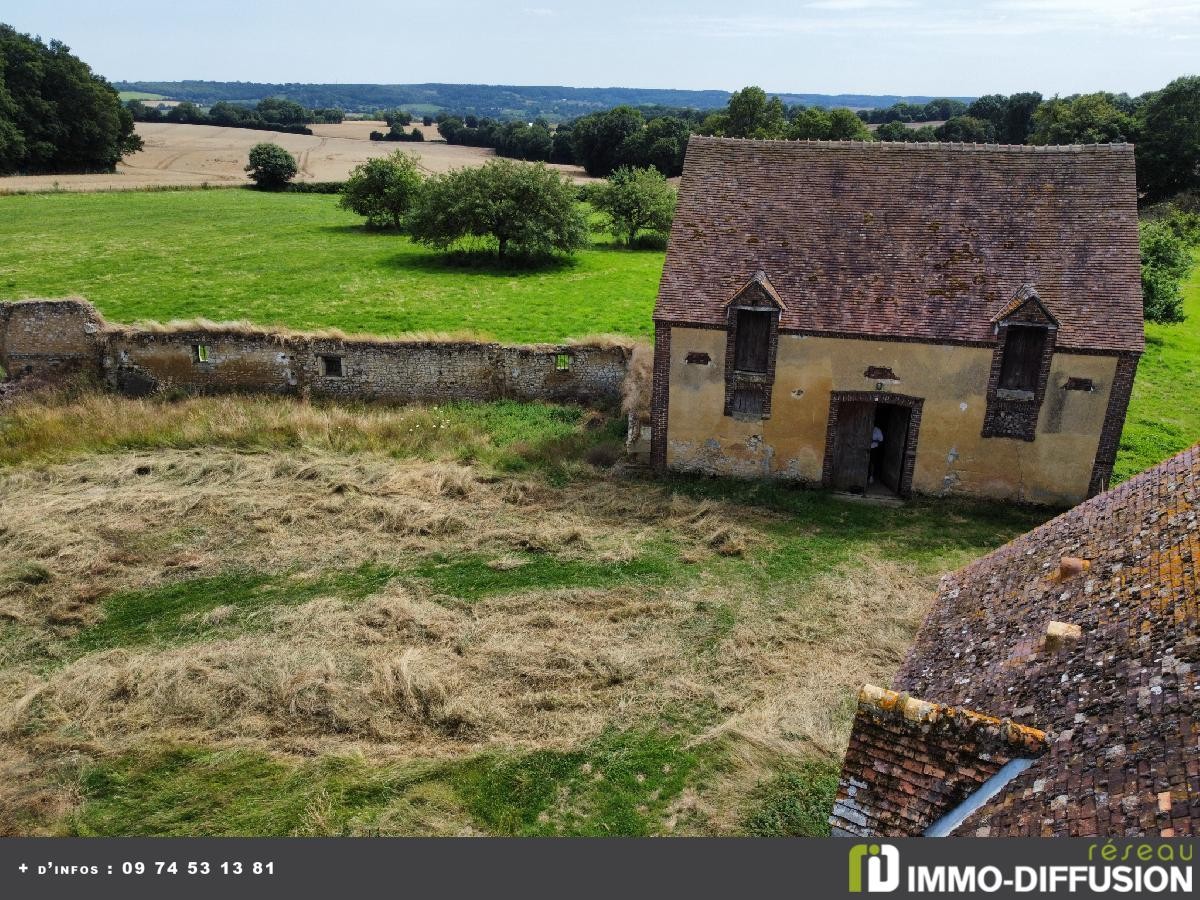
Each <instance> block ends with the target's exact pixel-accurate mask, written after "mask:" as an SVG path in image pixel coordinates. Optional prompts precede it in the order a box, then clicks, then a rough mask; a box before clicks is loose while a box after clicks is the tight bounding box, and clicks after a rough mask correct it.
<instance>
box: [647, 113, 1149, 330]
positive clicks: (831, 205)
mask: <svg viewBox="0 0 1200 900" xmlns="http://www.w3.org/2000/svg"><path fill="white" fill-rule="evenodd" d="M757 271H762V272H764V273H765V275H766V277H767V278H768V279H770V282H771V284H773V285H774V287H775V288H776V290H777V291H778V293H779V296H780V298H781V301H782V302H783V304H784V305H785V306H786V312H785V313H784V315H783V316H782V318H781V321H780V327H782V328H785V329H794V330H800V331H807V332H814V333H823V332H824V333H838V334H851V335H864V336H885V337H900V338H909V339H915V340H936V341H947V340H950V341H967V342H980V343H990V342H992V341H994V335H993V333H992V325H991V320H992V318H993V317H994V316H995V315H996V314H997V313H999V312H1000V311H1001V310H1003V309H1004V308H1005V306H1006V305H1007V304H1008V303H1009V302H1010V301H1011V300H1013V299H1014V296H1015V295H1016V293H1017V292H1018V291H1019V290H1020V289H1021V288H1022V286H1024V285H1032V286H1033V287H1034V288H1036V291H1037V294H1038V296H1039V297H1040V298H1041V301H1042V302H1043V303H1044V304H1045V306H1046V308H1047V309H1048V310H1049V311H1050V312H1051V313H1052V314H1053V315H1054V316H1055V318H1057V319H1058V320H1059V321H1060V322H1061V323H1062V327H1061V329H1060V331H1059V334H1058V345H1059V346H1060V347H1063V348H1066V349H1081V350H1100V351H1140V350H1141V349H1142V347H1143V335H1142V295H1141V274H1140V263H1139V251H1138V230H1137V195H1136V188H1135V182H1134V167H1133V147H1132V146H1130V145H1128V144H1102V145H1093V146H1072V147H1007V146H996V145H966V144H901V143H886V142H880V143H872V142H867V143H863V142H852V141H845V142H838V141H750V140H738V139H729V138H708V137H699V136H693V137H692V139H691V141H690V143H689V144H688V152H687V159H686V163H685V165H684V173H683V180H682V182H681V185H680V193H679V207H678V210H677V212H676V216H675V223H674V225H673V227H672V229H671V239H670V244H669V246H668V250H667V261H666V266H665V268H664V271H663V277H662V281H661V284H660V287H659V294H658V304H657V307H656V309H655V317H656V318H658V319H662V320H669V321H676V322H690V323H697V324H711V325H721V324H723V323H724V321H725V320H724V316H723V313H722V310H721V306H722V304H724V303H725V302H726V301H727V300H728V299H729V298H730V297H731V296H733V294H734V293H735V292H736V291H737V290H738V289H739V288H740V287H742V286H743V285H744V284H746V282H747V281H748V280H749V279H750V278H751V277H753V276H754V274H755V272H757Z"/></svg>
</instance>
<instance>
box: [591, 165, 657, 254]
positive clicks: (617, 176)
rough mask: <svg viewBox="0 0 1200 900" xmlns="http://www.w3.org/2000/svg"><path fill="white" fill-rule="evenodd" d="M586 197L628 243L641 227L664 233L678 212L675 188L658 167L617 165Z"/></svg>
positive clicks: (615, 234) (610, 229) (615, 231)
mask: <svg viewBox="0 0 1200 900" xmlns="http://www.w3.org/2000/svg"><path fill="white" fill-rule="evenodd" d="M587 199H588V200H589V201H590V202H591V204H592V206H594V207H595V208H596V209H598V210H599V211H600V212H602V213H603V214H604V218H605V221H606V226H607V228H608V230H609V231H610V232H611V233H612V234H613V235H614V236H616V237H618V238H621V239H623V240H624V241H625V244H626V246H630V245H632V244H633V242H634V240H636V238H637V236H638V232H640V231H653V232H658V233H660V234H665V233H666V232H667V231H668V230H670V228H671V219H672V218H673V217H674V216H675V190H674V188H672V187H671V185H670V184H668V183H667V179H666V177H665V176H664V175H663V174H662V173H661V172H659V171H658V170H657V169H651V168H647V169H631V168H621V169H617V170H616V171H615V172H613V173H612V174H611V175H610V176H608V180H607V181H605V182H604V183H603V184H598V185H595V186H594V187H592V188H590V189H589V191H588V194H587Z"/></svg>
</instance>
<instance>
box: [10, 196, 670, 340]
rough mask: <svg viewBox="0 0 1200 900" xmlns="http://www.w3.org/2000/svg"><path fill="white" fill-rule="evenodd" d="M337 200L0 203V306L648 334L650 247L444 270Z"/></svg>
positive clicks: (356, 328) (657, 254) (508, 336)
mask: <svg viewBox="0 0 1200 900" xmlns="http://www.w3.org/2000/svg"><path fill="white" fill-rule="evenodd" d="M361 222H362V220H361V219H360V218H359V217H358V216H355V215H354V214H352V213H348V212H346V211H344V210H341V209H339V208H338V207H337V198H336V197H334V196H328V195H315V194H312V195H310V194H269V193H260V192H257V191H250V190H236V189H230V190H208V191H151V192H142V191H130V192H121V193H108V194H67V193H57V194H55V193H51V194H25V195H18V196H10V197H0V298H3V299H16V298H23V297H62V296H68V295H79V296H83V297H86V298H87V299H88V300H91V301H92V302H93V303H95V304H96V306H97V307H98V308H99V309H100V311H101V312H103V313H104V315H105V316H107V317H108V318H110V319H111V320H112V321H114V322H135V321H138V320H143V319H155V320H159V321H166V320H169V319H176V318H193V317H205V318H208V319H214V320H239V319H247V320H250V321H252V322H255V323H257V324H260V325H286V326H291V327H293V328H303V329H314V328H323V327H336V328H341V329H343V330H344V331H348V332H370V333H374V334H383V335H391V334H400V333H404V332H412V331H464V330H469V331H474V332H477V333H480V334H484V335H488V336H490V337H493V338H495V339H497V340H501V341H506V342H537V341H557V340H561V339H563V338H567V337H580V336H583V335H587V334H597V333H609V332H611V333H620V334H629V335H642V336H648V335H649V334H650V333H651V331H652V323H651V321H650V314H651V311H652V310H653V307H654V297H655V293H656V292H657V289H658V279H659V276H660V275H661V274H662V264H663V254H662V252H661V251H655V250H633V251H630V250H623V249H618V248H616V247H614V246H613V245H612V243H611V242H610V241H609V240H607V239H606V238H605V237H604V236H603V235H599V234H597V235H596V236H595V244H594V246H593V247H592V248H591V249H588V250H585V251H583V252H581V253H580V254H578V256H577V257H576V258H575V259H574V260H572V261H569V262H563V263H561V264H558V265H554V266H551V267H549V268H544V269H540V270H534V271H527V270H523V269H520V268H506V267H497V266H483V267H476V266H468V267H464V266H461V265H455V264H453V263H452V262H448V261H447V260H446V259H445V257H444V256H443V255H442V254H438V253H434V252H432V251H429V250H426V249H424V248H421V247H419V246H416V245H414V244H412V243H411V242H410V241H409V240H407V239H406V238H404V237H401V236H399V235H396V234H394V233H387V232H371V231H367V230H365V229H364V228H363V227H362V225H361Z"/></svg>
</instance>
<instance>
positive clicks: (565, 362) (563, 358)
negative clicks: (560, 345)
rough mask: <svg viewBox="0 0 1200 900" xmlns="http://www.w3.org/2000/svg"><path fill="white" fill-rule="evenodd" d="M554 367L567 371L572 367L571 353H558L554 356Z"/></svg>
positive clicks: (560, 370)
mask: <svg viewBox="0 0 1200 900" xmlns="http://www.w3.org/2000/svg"><path fill="white" fill-rule="evenodd" d="M554 368H555V369H557V370H558V371H559V372H566V371H567V370H568V369H570V368H571V354H570V353H558V354H555V356H554Z"/></svg>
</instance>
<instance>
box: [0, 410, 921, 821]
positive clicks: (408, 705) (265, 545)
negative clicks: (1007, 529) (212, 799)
mask: <svg viewBox="0 0 1200 900" xmlns="http://www.w3.org/2000/svg"><path fill="white" fill-rule="evenodd" d="M89 402H92V401H89ZM95 402H97V403H99V402H101V401H95ZM204 402H205V403H208V404H210V406H209V407H204V408H205V409H209V408H210V407H211V409H217V410H221V411H222V415H223V416H224V417H225V418H227V419H236V418H237V416H238V415H243V416H245V415H258V414H259V413H260V412H262V410H263V409H265V407H260V406H257V405H254V404H252V403H250V402H249V401H233V400H219V401H218V400H213V401H204ZM103 403H104V404H108V405H107V406H103V407H102V408H100V407H98V408H97V409H98V411H99V412H101V413H102V412H104V410H105V409H107V410H108V411H109V413H111V414H112V415H113V417H114V418H113V423H114V424H116V422H117V419H116V417H117V416H118V415H119V414H122V411H123V415H125V416H126V417H128V416H129V411H130V409H131V408H133V407H132V406H131V405H130V404H129V403H128V402H124V403H123V404H116V403H115V401H110V400H104V401H103ZM189 404H190V401H187V402H185V403H184V404H180V405H179V406H180V409H181V410H182V413H181V414H183V415H190V414H191V412H194V411H195V410H196V409H198V408H199V407H195V406H191V405H189ZM214 404H215V405H214ZM277 405H278V406H280V407H281V408H282V405H281V404H277ZM110 407H111V408H110ZM239 409H240V410H241V412H240V413H239V412H238V410H239ZM250 409H252V410H254V412H247V410H250ZM286 410H287V411H286V412H280V413H279V415H280V416H286V417H288V418H287V419H286V421H287V422H290V423H291V425H292V426H295V424H296V423H295V421H293V417H297V416H298V417H301V418H303V417H306V416H313V417H315V418H314V419H313V421H312V422H310V423H309V425H308V426H305V427H306V428H311V429H312V431H311V433H312V434H330V433H336V432H337V431H338V429H339V428H343V429H346V428H350V427H354V428H360V429H363V428H365V429H368V430H369V428H374V427H379V428H380V429H381V432H380V435H381V437H380V441H379V444H378V447H379V449H380V451H384V450H385V449H386V448H387V447H388V445H389V441H390V440H391V439H392V438H391V437H389V436H390V435H392V432H391V431H389V430H387V429H385V428H384V427H383V424H382V423H385V422H391V421H392V420H391V419H390V418H388V416H392V415H394V414H392V413H387V414H384V413H380V412H376V411H367V412H347V411H326V410H320V409H315V408H311V407H305V406H303V405H298V404H297V405H289V406H288V407H287V408H286ZM189 411H191V412H189ZM175 412H176V410H175V409H174V407H172V408H171V409H170V410H167V411H166V412H165V413H164V414H167V415H173V414H175ZM346 416H349V417H350V418H344V417H346ZM356 416H358V417H365V418H355V417H356ZM379 416H382V418H378V419H377V418H372V417H379ZM329 417H333V418H329ZM89 421H93V425H95V424H96V420H89ZM284 421H285V420H284V419H280V420H279V421H277V422H276V426H281V425H282V423H283V422H284ZM371 423H375V424H371ZM258 425H259V426H261V425H262V423H261V422H260V423H258ZM391 427H392V426H391V425H389V426H388V428H391ZM306 433H309V432H306ZM322 440H324V439H322ZM372 446H374V445H369V446H368V447H367V449H365V450H364V449H362V448H359V447H355V448H353V451H352V452H336V451H335V450H333V449H329V448H328V447H326V446H325V445H323V444H322V443H321V440H315V439H314V440H310V441H307V442H305V443H302V444H301V445H300V446H299V447H294V448H292V449H289V450H261V451H257V452H238V451H234V450H228V449H214V448H212V447H200V448H197V449H159V450H155V451H153V452H137V451H123V452H112V453H107V454H97V455H93V456H91V457H88V458H84V459H80V460H77V461H75V462H69V463H61V464H55V465H42V466H39V467H37V468H10V469H7V470H0V522H2V523H3V524H2V525H0V558H2V559H4V560H6V561H11V562H10V563H8V564H6V565H4V566H0V620H2V622H3V623H5V627H6V628H9V629H10V634H11V635H13V636H14V637H12V638H11V639H6V641H5V642H4V643H3V644H0V748H3V750H4V752H3V753H2V754H0V782H12V781H13V780H14V779H18V780H19V779H21V778H23V777H24V776H23V775H22V772H26V771H27V770H28V769H29V767H30V766H37V765H41V766H66V765H68V764H72V765H75V764H78V762H79V760H81V759H83V760H86V759H94V758H97V757H103V756H109V755H113V754H120V753H124V752H140V750H141V749H143V748H145V747H147V746H154V745H158V744H160V743H164V742H165V743H171V742H185V743H188V744H193V745H199V746H210V747H224V746H238V747H249V748H255V749H259V750H263V751H265V752H268V753H271V754H276V755H278V754H295V755H296V756H297V757H304V758H308V757H311V756H313V755H320V754H328V753H335V754H343V755H344V754H355V755H361V756H362V757H363V758H364V759H366V760H368V761H370V762H378V763H392V762H400V761H411V760H413V759H418V758H421V759H434V760H436V759H456V758H462V757H466V756H470V755H473V754H477V753H480V752H495V751H517V750H538V749H560V750H574V749H577V748H579V747H580V746H581V745H582V744H585V743H586V742H587V741H589V740H590V739H592V738H594V737H596V736H598V735H600V734H601V733H603V732H604V731H605V730H606V729H612V728H616V729H622V728H638V727H643V726H644V725H645V723H647V722H660V721H664V720H666V719H667V718H668V717H670V716H671V715H674V714H676V713H677V712H678V711H679V710H688V711H696V713H697V715H701V714H702V715H703V722H704V723H705V724H704V727H703V729H702V733H700V734H699V735H697V736H696V737H695V741H696V742H697V744H703V745H706V746H715V745H719V746H721V747H723V748H724V752H725V753H727V754H728V757H729V758H730V759H731V760H733V761H734V765H733V767H732V768H731V770H730V771H729V772H728V773H727V774H725V775H723V776H722V777H721V778H720V779H718V781H719V783H718V784H716V785H715V786H713V787H712V788H711V789H709V790H708V792H707V793H706V794H705V795H704V796H697V795H695V794H692V793H687V794H685V796H684V797H682V798H681V799H680V801H679V804H678V809H677V810H676V812H675V813H673V814H672V815H675V816H676V818H675V819H673V820H672V821H676V822H678V823H679V828H680V829H681V830H685V831H686V830H711V831H716V832H727V831H730V830H734V829H735V827H736V821H734V818H735V817H736V815H737V810H738V809H740V808H741V805H740V804H741V799H744V797H745V796H746V795H747V794H748V793H749V792H750V791H751V790H752V789H753V787H754V785H755V784H756V783H757V782H758V781H759V780H761V779H762V778H764V777H766V775H767V774H768V773H769V772H770V771H772V770H773V769H775V768H776V767H777V766H778V765H779V764H780V761H781V760H786V759H795V758H798V757H804V756H809V757H810V756H812V755H814V754H819V755H823V756H829V757H835V756H836V755H837V754H838V753H839V752H840V751H841V749H842V747H843V745H844V742H845V740H846V737H847V734H848V729H849V724H850V716H851V715H852V712H853V698H854V696H855V692H856V691H857V688H858V687H859V685H860V684H861V683H862V682H864V681H874V682H877V683H888V682H889V681H890V678H891V676H892V673H893V672H894V670H895V668H896V667H897V665H898V663H899V661H900V659H901V657H902V654H903V652H904V649H905V648H906V647H907V646H908V644H909V642H910V640H911V637H912V634H913V633H914V632H915V630H916V628H917V626H918V625H919V622H920V620H921V617H922V615H923V613H924V610H925V607H926V605H927V603H928V602H929V600H930V598H931V597H932V591H933V587H934V584H933V578H932V577H931V576H926V575H920V574H918V573H916V572H915V571H914V570H912V569H909V568H906V567H904V566H900V565H897V564H895V563H892V562H884V561H880V560H878V559H874V558H871V557H862V558H858V559H856V560H855V561H854V562H853V564H850V565H847V566H846V567H844V568H842V569H839V570H836V571H834V572H830V573H827V574H825V575H823V576H821V577H819V578H817V579H816V580H814V581H813V582H812V583H810V584H807V585H804V586H798V585H797V584H795V583H788V584H786V585H774V586H770V585H768V586H764V585H763V584H762V582H761V581H759V580H757V579H754V580H751V576H750V575H749V574H746V575H737V574H723V575H722V576H721V577H712V575H713V572H714V571H716V570H710V569H709V568H707V566H706V565H704V564H706V563H711V562H714V561H716V560H717V557H718V556H720V555H725V556H727V557H729V558H730V559H728V560H722V561H721V564H720V570H721V571H723V572H724V571H726V570H731V571H735V572H736V571H745V570H746V568H747V567H748V566H752V565H753V563H754V554H755V551H756V550H757V548H759V547H761V546H763V545H764V544H766V543H767V542H768V541H769V540H771V538H770V529H768V528H767V526H768V525H771V524H772V523H774V522H775V520H774V519H772V518H771V517H770V516H768V515H766V514H763V513H761V512H756V511H754V510H751V509H747V508H742V507H736V506H733V505H731V504H726V503H722V502H716V501H711V500H693V499H690V498H687V497H683V496H678V495H672V494H670V493H669V492H668V491H666V490H665V489H663V488H662V487H661V486H658V485H652V484H638V485H637V488H636V490H635V489H631V485H630V484H629V483H626V482H621V481H619V480H615V479H613V480H608V479H599V478H597V479H591V480H581V481H576V482H571V483H568V484H566V485H564V486H553V485H550V484H548V483H546V482H544V481H542V480H540V479H538V478H536V477H530V476H521V477H515V478H514V477H500V476H498V475H496V474H495V473H492V472H489V471H487V470H484V469H482V468H479V467H476V466H472V465H465V464H462V463H455V462H448V461H424V460H409V461H397V460H395V459H392V458H389V457H388V456H386V455H384V452H378V453H377V452H373V451H372V449H371V447H372ZM731 523H736V524H731ZM664 539H665V540H666V541H667V542H668V543H669V545H670V546H671V547H672V548H673V549H672V551H671V552H678V554H679V557H680V562H681V563H682V562H683V561H684V560H690V561H692V562H696V563H700V564H701V565H698V566H696V567H694V568H693V567H687V566H683V565H681V566H680V571H679V572H678V573H677V574H678V577H672V578H671V579H669V580H667V581H666V582H665V583H663V582H660V581H650V582H640V581H637V580H624V581H621V580H615V581H613V582H612V583H611V584H608V585H606V586H600V587H580V586H575V587H569V586H568V587H555V586H551V585H545V584H541V585H539V584H537V583H530V582H522V583H523V584H525V587H522V588H520V589H513V590H506V591H502V592H498V593H494V594H491V595H488V594H485V595H483V596H482V597H480V598H477V599H473V600H471V601H467V600H464V599H462V598H460V597H456V596H449V595H447V594H445V593H442V592H441V590H440V589H439V587H438V585H437V583H435V582H434V581H432V580H430V579H429V578H426V577H419V576H417V575H415V574H412V567H413V566H414V564H415V563H418V562H420V561H422V560H426V561H427V560H430V559H432V558H433V557H434V555H435V554H438V555H440V557H439V558H444V559H449V560H463V559H473V560H477V562H478V566H479V568H480V569H481V570H482V571H484V572H493V573H505V572H511V573H513V576H512V577H516V578H519V577H520V574H521V573H520V570H521V569H522V568H523V567H524V566H527V565H531V564H532V562H531V561H538V560H545V559H553V560H556V561H558V562H560V563H563V564H571V563H579V564H582V565H586V566H593V567H594V566H598V565H603V564H611V563H624V562H630V561H632V560H636V559H638V558H639V557H641V556H643V555H646V554H648V553H653V552H662V551H661V549H659V550H655V549H654V548H656V547H657V548H661V546H662V545H663V542H664ZM740 555H744V556H746V557H747V558H748V560H747V562H746V563H740V562H738V559H737V557H738V556H740ZM364 564H370V565H373V566H380V567H386V568H387V569H388V570H395V571H396V572H397V573H398V574H397V575H396V576H395V577H393V578H391V580H390V581H388V582H387V583H386V585H385V586H383V587H381V588H379V589H378V590H376V591H375V593H373V594H371V595H369V596H366V597H365V598H364V599H361V600H348V599H344V598H342V597H339V596H337V595H329V596H316V597H314V598H313V599H310V600H308V601H307V602H304V603H297V605H294V606H288V605H280V606H267V607H264V608H261V609H256V611H255V612H254V613H253V620H252V623H251V624H252V625H253V627H249V626H245V627H243V626H242V625H240V624H239V623H240V622H241V621H242V619H240V618H239V616H240V615H242V613H241V611H240V610H239V609H238V608H235V607H234V606H232V605H231V604H230V603H229V602H227V598H225V597H220V596H215V597H213V603H212V605H211V606H209V607H207V608H206V609H205V610H203V611H202V612H200V613H197V614H196V615H195V617H194V618H193V619H191V620H189V621H190V622H191V623H192V624H193V625H194V626H195V627H197V628H199V629H200V630H201V632H202V633H201V634H200V636H199V637H198V638H195V639H191V638H189V640H190V643H185V644H180V645H155V644H142V645H138V646H130V647H116V648H113V649H105V650H99V651H93V652H89V653H86V654H84V655H82V656H81V655H79V654H78V653H76V652H73V651H72V650H71V647H72V643H71V642H72V640H73V638H74V637H75V636H76V635H77V634H79V633H80V632H81V630H82V629H84V628H87V627H88V626H89V625H91V624H93V623H96V622H99V621H101V620H102V619H103V617H104V615H105V607H104V602H105V598H106V597H108V596H110V595H111V594H113V593H114V592H117V591H128V590H153V589H156V588H159V587H161V586H163V585H168V584H177V583H180V582H182V581H187V580H190V579H194V578H202V577H206V576H213V575H219V574H221V573H228V572H240V571H253V572H263V573H277V574H278V576H279V577H283V576H285V575H286V576H289V577H295V578H297V579H301V580H304V579H314V578H320V577H322V576H323V575H326V574H328V573H330V572H345V571H348V570H352V569H355V568H356V567H358V566H360V565H364ZM18 567H23V568H18ZM247 621H250V620H247ZM206 629H207V630H206ZM55 660H58V662H55ZM38 661H41V662H38ZM43 663H49V664H48V665H45V664H43ZM5 754H6V755H5ZM72 760H74V761H75V762H73V763H72V762H70V761H72ZM64 783H66V784H69V783H70V781H69V779H67V780H66V781H64ZM39 792H40V793H39ZM73 802H75V798H74V797H73V795H72V794H71V792H70V791H69V790H65V789H61V788H51V787H47V785H46V784H42V785H41V787H39V788H37V789H36V790H34V789H33V788H30V790H29V791H24V792H22V791H21V790H17V789H16V788H15V787H13V786H11V785H10V786H9V787H8V788H4V789H0V806H3V805H7V806H8V807H10V808H11V809H13V810H18V812H17V813H13V814H12V815H11V816H8V817H7V818H6V814H5V812H4V810H3V809H0V820H3V821H7V822H16V821H21V822H25V821H27V820H31V819H30V817H31V818H32V819H37V818H38V817H39V816H42V813H45V814H46V815H45V816H43V818H45V817H49V818H53V817H54V816H55V815H56V814H57V813H56V810H59V811H61V809H66V808H69V806H70V804H71V803H73ZM20 810H24V811H23V812H20ZM39 810H41V812H40V813H39ZM697 823H700V824H697ZM22 827H24V826H22Z"/></svg>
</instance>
